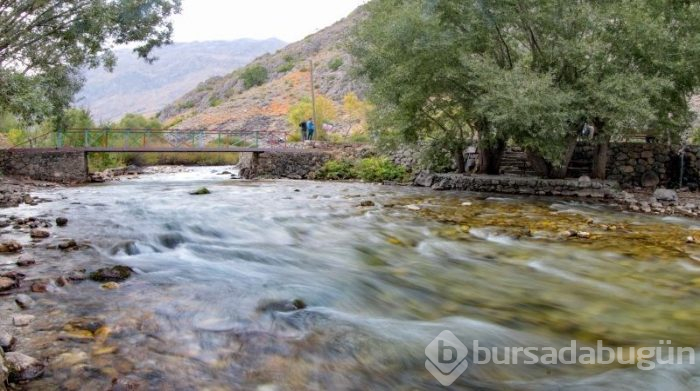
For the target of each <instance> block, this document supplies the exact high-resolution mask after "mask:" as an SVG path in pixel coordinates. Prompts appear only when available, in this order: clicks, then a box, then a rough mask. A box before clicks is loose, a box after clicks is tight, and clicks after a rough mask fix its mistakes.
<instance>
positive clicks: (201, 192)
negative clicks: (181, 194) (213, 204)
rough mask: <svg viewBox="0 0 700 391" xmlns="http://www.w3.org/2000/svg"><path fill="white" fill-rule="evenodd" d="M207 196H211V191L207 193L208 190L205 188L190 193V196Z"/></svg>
mask: <svg viewBox="0 0 700 391" xmlns="http://www.w3.org/2000/svg"><path fill="white" fill-rule="evenodd" d="M207 194H211V191H209V189H207V188H206V187H200V188H199V189H197V190H195V191H193V192H191V193H190V195H207Z"/></svg>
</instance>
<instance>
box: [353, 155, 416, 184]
mask: <svg viewBox="0 0 700 391" xmlns="http://www.w3.org/2000/svg"><path fill="white" fill-rule="evenodd" d="M355 170H356V173H357V177H358V178H360V179H362V180H363V181H366V182H383V181H402V180H404V179H405V177H406V169H405V168H403V167H401V166H397V165H396V164H394V163H392V162H391V161H389V159H387V158H385V157H371V158H366V159H362V160H360V162H359V163H358V164H357V166H356V168H355Z"/></svg>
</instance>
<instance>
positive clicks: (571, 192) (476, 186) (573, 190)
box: [415, 172, 618, 199]
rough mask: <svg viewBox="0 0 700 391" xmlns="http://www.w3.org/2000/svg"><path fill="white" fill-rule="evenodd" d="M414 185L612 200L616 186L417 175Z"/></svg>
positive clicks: (510, 178)
mask: <svg viewBox="0 0 700 391" xmlns="http://www.w3.org/2000/svg"><path fill="white" fill-rule="evenodd" d="M415 184H416V185H418V186H423V187H430V188H432V189H434V190H463V191H474V192H485V193H504V194H521V195H538V196H545V195H549V196H564V197H582V198H599V199H601V198H614V197H615V196H616V194H617V193H618V184H617V182H614V181H592V180H590V179H581V180H579V179H539V178H532V177H508V176H487V175H483V176H482V175H460V174H433V173H429V172H421V173H420V174H418V176H417V177H416V180H415Z"/></svg>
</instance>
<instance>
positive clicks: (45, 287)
mask: <svg viewBox="0 0 700 391" xmlns="http://www.w3.org/2000/svg"><path fill="white" fill-rule="evenodd" d="M30 289H31V291H32V292H34V293H46V292H48V291H51V290H53V289H51V283H50V282H49V281H47V280H39V281H34V282H33V283H32V287H31V288H30Z"/></svg>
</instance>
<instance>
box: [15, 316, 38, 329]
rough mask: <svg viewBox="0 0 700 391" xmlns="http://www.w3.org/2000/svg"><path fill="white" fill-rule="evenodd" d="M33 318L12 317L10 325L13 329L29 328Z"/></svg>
mask: <svg viewBox="0 0 700 391" xmlns="http://www.w3.org/2000/svg"><path fill="white" fill-rule="evenodd" d="M34 318H35V316H34V315H14V316H13V317H12V324H13V325H14V326H15V327H24V326H29V324H30V323H32V321H33V320H34Z"/></svg>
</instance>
